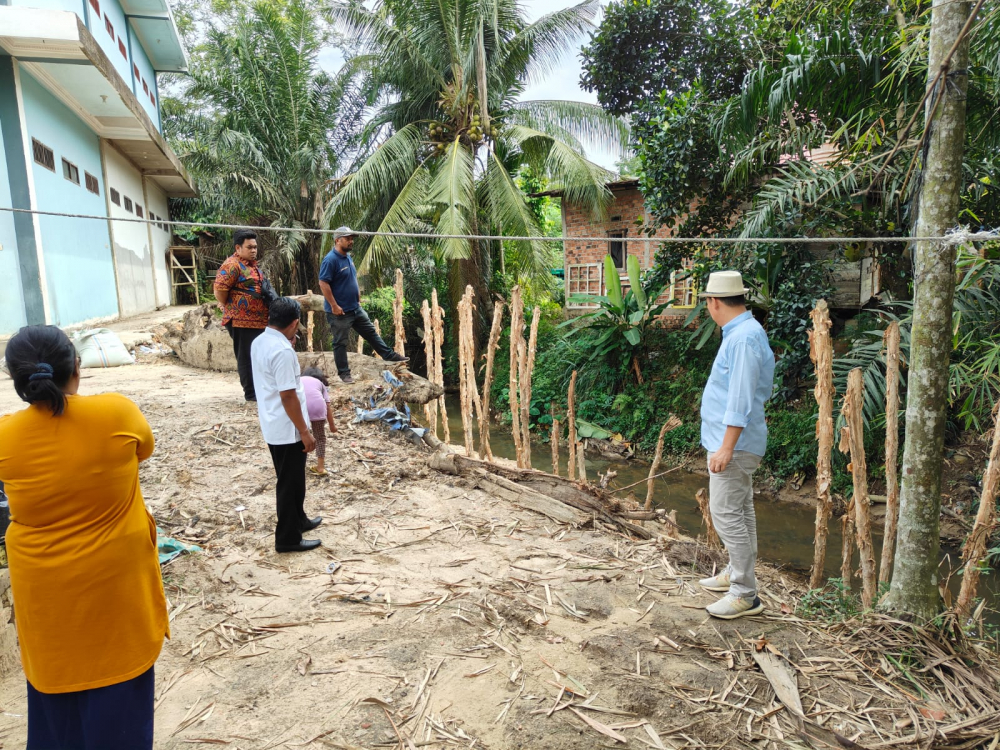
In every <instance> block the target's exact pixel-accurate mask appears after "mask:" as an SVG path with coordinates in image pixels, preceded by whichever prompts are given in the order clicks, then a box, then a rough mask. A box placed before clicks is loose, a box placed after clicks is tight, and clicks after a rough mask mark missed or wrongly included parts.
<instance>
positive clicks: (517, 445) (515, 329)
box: [508, 286, 524, 468]
mask: <svg viewBox="0 0 1000 750" xmlns="http://www.w3.org/2000/svg"><path fill="white" fill-rule="evenodd" d="M523 329H524V302H523V300H522V299H521V287H519V286H516V287H514V289H513V291H512V292H511V295H510V391H509V392H508V393H509V395H508V398H509V400H510V423H511V428H512V433H513V436H514V453H515V454H516V455H517V465H518V468H523V459H522V457H521V454H522V448H521V406H520V399H519V398H518V374H519V370H520V365H521V360H520V357H521V348H522V346H521V342H523V341H524V330H523Z"/></svg>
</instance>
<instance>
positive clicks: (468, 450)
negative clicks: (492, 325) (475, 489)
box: [458, 286, 478, 458]
mask: <svg viewBox="0 0 1000 750" xmlns="http://www.w3.org/2000/svg"><path fill="white" fill-rule="evenodd" d="M472 294H473V292H472V287H471V286H467V287H465V294H464V295H463V296H462V299H461V301H460V302H459V303H458V392H459V402H460V404H461V411H462V432H463V438H464V440H465V455H466V456H468V457H469V458H472V452H473V450H474V449H475V445H474V440H473V428H472V392H473V388H474V387H475V385H474V383H473V382H470V379H469V373H470V370H472V368H473V367H474V365H473V363H472V357H473V354H472V351H471V350H472V330H471V329H472ZM477 400H478V397H477Z"/></svg>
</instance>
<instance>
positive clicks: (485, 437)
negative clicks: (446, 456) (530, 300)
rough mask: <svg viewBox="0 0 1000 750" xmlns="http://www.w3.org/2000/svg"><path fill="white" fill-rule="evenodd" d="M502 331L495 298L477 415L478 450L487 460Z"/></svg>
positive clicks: (500, 309) (500, 305)
mask: <svg viewBox="0 0 1000 750" xmlns="http://www.w3.org/2000/svg"><path fill="white" fill-rule="evenodd" d="M502 332H503V302H501V301H500V300H497V301H496V302H495V303H494V304H493V327H492V328H491V329H490V340H489V343H488V344H487V345H486V373H485V375H484V376H483V395H482V398H481V399H480V401H481V402H482V407H483V408H482V413H481V414H480V417H479V452H480V453H481V454H482V457H483V458H484V459H486V460H487V461H492V460H493V449H492V447H490V390H491V389H492V388H493V360H494V359H495V358H496V353H497V345H498V344H499V343H500V334H501V333H502Z"/></svg>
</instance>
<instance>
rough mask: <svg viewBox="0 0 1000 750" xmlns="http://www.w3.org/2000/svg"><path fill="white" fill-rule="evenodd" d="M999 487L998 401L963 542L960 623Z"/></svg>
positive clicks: (976, 578)
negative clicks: (978, 490)
mask: <svg viewBox="0 0 1000 750" xmlns="http://www.w3.org/2000/svg"><path fill="white" fill-rule="evenodd" d="M998 486H1000V402H997V405H996V407H994V409H993V447H992V448H991V449H990V458H989V463H987V464H986V472H985V473H984V474H983V490H982V492H981V493H980V495H979V512H978V513H977V514H976V523H975V525H974V526H973V527H972V533H970V534H969V538H968V539H966V540H965V547H964V548H963V550H962V561H963V563H964V565H965V571H964V572H963V573H962V588H961V589H960V590H959V592H958V602H957V604H956V605H955V609H956V611H957V612H958V615H959V617H960V618H961V620H965V619H966V618H968V617H969V614H970V612H971V610H972V603H973V601H975V598H976V588H977V586H978V585H979V575H980V568H981V567H982V565H983V561H984V560H985V558H986V546H987V543H988V542H989V540H990V537H991V536H992V535H993V531H994V529H996V525H997V517H996V501H997V488H998Z"/></svg>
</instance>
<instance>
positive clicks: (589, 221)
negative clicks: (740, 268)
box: [537, 154, 879, 327]
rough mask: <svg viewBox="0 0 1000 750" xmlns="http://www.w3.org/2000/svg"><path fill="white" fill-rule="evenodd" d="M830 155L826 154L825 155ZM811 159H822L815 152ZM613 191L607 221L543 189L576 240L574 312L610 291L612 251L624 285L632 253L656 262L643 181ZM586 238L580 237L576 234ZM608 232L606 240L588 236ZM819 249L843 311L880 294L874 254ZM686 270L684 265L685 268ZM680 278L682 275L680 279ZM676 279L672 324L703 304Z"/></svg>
mask: <svg viewBox="0 0 1000 750" xmlns="http://www.w3.org/2000/svg"><path fill="white" fill-rule="evenodd" d="M823 156H824V157H825V156H826V155H825V154H824V155H823ZM810 157H811V158H814V159H815V160H817V161H819V160H821V158H816V157H815V155H812V154H811V155H810ZM607 188H608V190H610V191H611V194H612V196H613V197H612V201H611V203H610V205H609V206H608V210H607V215H606V217H605V218H604V219H603V220H600V219H597V218H595V217H594V216H592V215H591V213H590V212H589V211H588V210H587V209H586V208H584V207H582V206H580V205H576V204H573V203H571V202H569V201H567V200H565V199H563V198H562V195H563V193H562V191H561V190H549V191H545V192H542V193H538V194H537V195H538V196H550V197H553V198H560V199H561V200H560V204H561V211H562V225H563V234H564V235H565V236H566V237H569V238H571V239H568V240H566V242H565V243H564V247H563V250H564V257H563V278H564V280H565V292H566V311H567V313H568V314H569V315H579V314H580V313H581V312H583V311H585V310H587V309H589V308H592V307H593V305H588V304H581V303H579V302H571V301H570V300H571V299H572V298H573V297H574V296H575V295H580V294H605V293H606V291H607V286H606V284H605V279H604V256H605V255H610V256H611V257H612V258H613V259H614V261H615V265H616V266H617V267H618V269H619V272H620V277H621V281H622V289H623V290H627V289H628V288H629V279H628V275H627V274H626V272H625V263H626V260H627V258H628V257H629V256H635V257H636V258H637V259H638V260H639V267H640V268H641V269H642V270H643V271H646V270H648V269H650V268H652V266H653V260H654V258H655V255H656V250H657V243H656V242H650V241H644V236H643V235H640V233H639V231H638V229H637V227H636V222H637V221H638V220H639V219H641V220H642V221H643V223H645V224H649V223H650V222H651V221H652V217H651V216H650V214H649V212H648V211H647V210H646V207H645V201H644V200H643V196H642V193H640V192H639V181H638V180H635V179H623V180H618V181H616V182H609V183H607ZM672 234H673V232H672V230H670V229H668V228H667V227H664V226H661V227H660V228H659V229H658V230H657V232H656V234H655V235H654V237H658V238H664V237H669V236H671V235H672ZM574 237H579V238H581V239H579V240H574V239H572V238H574ZM596 237H602V238H603V237H606V238H607V239H606V240H603V239H602V240H594V239H583V238H596ZM814 247H815V250H814V251H813V254H814V256H815V257H816V258H817V259H828V260H831V262H832V268H831V279H832V281H833V284H834V289H835V290H834V294H833V296H832V299H831V306H832V307H834V308H838V309H842V310H858V309H860V308H861V307H862V306H863V305H864V304H865V303H866V302H868V300H869V299H871V297H872V296H873V295H875V294H878V293H879V278H878V277H879V274H878V266H877V263H876V262H875V260H874V258H872V257H870V255H868V254H867V253H866V252H863V253H862V254H863V256H864V257H862V258H861V259H860V260H858V261H856V262H849V261H846V260H843V259H840V258H839V257H838V256H837V253H836V252H835V246H834V245H833V244H832V243H831V244H830V245H816V246H814ZM680 270H681V269H678V271H680ZM678 277H680V278H678ZM671 278H672V282H671V284H670V285H669V286H668V287H667V288H666V289H665V290H664V292H663V294H662V295H661V297H660V301H662V302H667V301H670V300H674V302H673V303H672V304H671V305H670V306H669V307H668V308H667V309H666V310H665V311H664V312H663V315H662V318H663V321H664V324H665V325H667V326H671V327H673V326H680V325H683V323H684V320H685V318H686V317H687V316H688V314H689V313H690V311H691V309H692V308H693V307H694V306H695V305H696V304H697V302H698V298H697V289H696V288H695V285H694V280H693V279H692V278H690V277H689V276H685V274H683V273H678V272H677V271H675V272H674V273H673V274H672V275H671Z"/></svg>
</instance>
